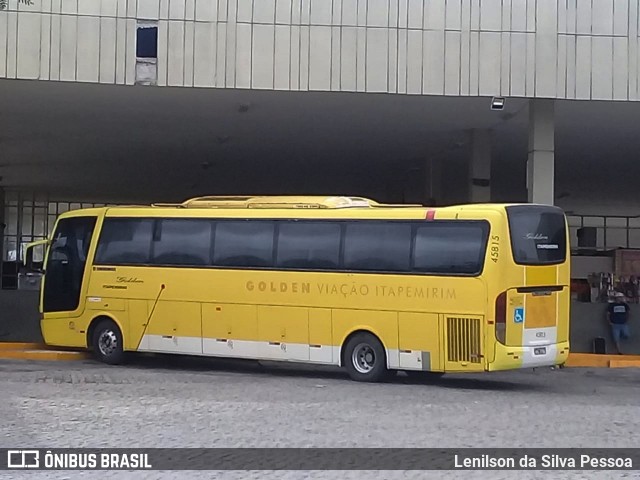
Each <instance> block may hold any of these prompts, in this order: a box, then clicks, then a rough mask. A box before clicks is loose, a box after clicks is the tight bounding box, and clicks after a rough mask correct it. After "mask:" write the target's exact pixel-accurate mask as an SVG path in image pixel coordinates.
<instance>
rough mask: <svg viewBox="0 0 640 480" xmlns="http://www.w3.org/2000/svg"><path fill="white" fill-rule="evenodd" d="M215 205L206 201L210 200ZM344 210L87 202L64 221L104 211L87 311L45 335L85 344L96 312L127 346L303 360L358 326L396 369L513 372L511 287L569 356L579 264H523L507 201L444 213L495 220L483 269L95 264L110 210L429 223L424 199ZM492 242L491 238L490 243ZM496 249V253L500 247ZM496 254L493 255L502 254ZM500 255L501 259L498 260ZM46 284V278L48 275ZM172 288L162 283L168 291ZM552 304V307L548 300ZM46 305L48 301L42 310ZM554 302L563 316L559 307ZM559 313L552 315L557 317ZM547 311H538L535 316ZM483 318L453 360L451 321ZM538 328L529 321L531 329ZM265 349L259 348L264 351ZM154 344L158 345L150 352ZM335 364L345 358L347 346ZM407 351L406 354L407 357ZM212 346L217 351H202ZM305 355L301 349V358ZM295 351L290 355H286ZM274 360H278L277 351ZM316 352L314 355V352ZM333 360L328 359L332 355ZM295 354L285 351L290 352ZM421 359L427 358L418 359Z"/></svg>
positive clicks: (88, 280)
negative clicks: (437, 272) (538, 291)
mask: <svg viewBox="0 0 640 480" xmlns="http://www.w3.org/2000/svg"><path fill="white" fill-rule="evenodd" d="M207 202H208V203H207ZM336 205H338V207H340V206H344V205H342V204H340V202H338V201H334V203H333V204H332V205H330V208H324V207H323V208H299V209H292V208H266V207H265V208H263V207H264V206H262V207H261V206H260V204H259V203H256V204H255V205H254V207H255V208H247V207H246V206H244V207H238V208H233V201H231V206H229V205H225V206H224V208H216V202H215V201H213V202H212V201H206V200H202V201H200V204H198V207H201V208H198V207H196V208H183V207H176V206H154V207H117V208H115V207H114V208H103V209H90V210H78V211H75V212H69V213H67V214H64V215H63V217H70V216H86V215H93V216H96V217H98V221H97V224H96V230H95V232H94V235H93V238H92V241H91V246H90V249H89V253H88V258H89V261H88V262H87V265H86V269H85V277H84V282H83V285H82V291H81V300H80V304H79V307H78V309H77V310H76V311H74V312H59V313H44V314H43V319H42V323H41V325H42V333H43V337H44V339H45V342H46V343H47V344H49V345H58V346H69V347H87V346H88V343H90V342H89V340H88V332H89V330H90V325H91V323H92V322H93V321H95V320H96V319H97V318H102V317H107V318H110V319H112V320H114V321H115V322H116V323H117V324H118V326H119V327H120V329H121V331H122V332H123V337H124V348H125V349H126V350H130V351H135V350H138V349H139V348H142V347H141V346H142V345H143V337H144V336H145V335H146V336H159V337H180V338H186V339H191V340H193V345H196V347H195V348H197V345H198V343H197V342H198V339H202V342H201V344H202V345H203V347H202V349H203V350H206V346H205V345H206V342H207V341H209V340H210V341H213V342H228V341H236V342H253V343H251V345H257V347H256V348H257V349H256V355H255V356H256V358H261V357H264V355H263V354H262V353H260V352H263V351H265V350H263V349H262V347H260V345H262V344H264V345H271V346H274V345H282V348H283V351H285V347H286V345H295V346H298V347H300V348H302V350H301V351H300V352H301V353H298V354H297V355H298V357H297V359H298V360H299V359H300V358H304V359H306V358H309V356H308V354H307V353H305V351H304V349H305V348H309V349H310V350H311V351H313V350H314V349H317V348H321V347H327V348H331V349H334V350H335V352H339V350H340V348H341V347H343V346H344V343H345V341H347V339H348V338H349V336H350V335H351V334H353V333H354V332H357V331H368V332H371V333H373V334H374V335H376V336H377V337H378V338H379V339H380V341H381V342H382V344H383V345H384V347H385V349H386V350H387V354H388V356H389V358H388V363H389V366H390V367H391V368H400V364H399V362H401V361H402V360H397V358H398V357H401V356H402V355H410V354H415V356H416V358H418V357H419V355H420V354H421V353H422V354H424V353H426V354H428V355H427V356H423V357H422V358H426V359H428V362H429V365H424V366H423V367H421V368H423V369H426V370H433V371H479V370H503V369H511V368H520V367H522V365H523V364H522V359H521V358H519V356H518V354H517V353H514V352H518V351H520V350H521V349H522V347H521V345H522V338H523V332H524V329H525V326H523V325H513V324H510V325H509V326H508V328H507V339H506V342H505V343H506V345H502V344H500V343H499V342H497V341H496V336H495V323H494V321H495V299H496V297H497V296H498V295H499V294H500V293H501V292H505V291H508V292H509V305H510V306H511V307H515V306H517V305H524V304H528V308H531V309H533V310H534V311H537V312H538V311H539V312H542V317H540V319H539V320H538V321H539V322H542V323H541V324H540V325H542V324H544V325H548V324H550V323H554V325H555V326H556V327H557V337H558V343H559V344H561V345H559V347H558V355H557V358H556V359H555V362H554V363H558V364H559V363H563V362H564V361H565V360H566V358H567V356H568V353H569V352H568V328H569V262H568V261H567V262H565V263H564V264H561V265H557V266H551V267H523V266H518V265H516V264H515V263H514V261H513V258H512V255H511V249H510V243H509V232H508V228H507V225H508V223H507V217H506V213H505V208H504V207H505V206H504V205H472V206H462V207H447V208H438V209H436V215H435V219H436V220H439V219H451V220H455V219H466V220H485V221H487V222H488V223H489V225H490V233H489V237H490V239H491V240H490V243H489V244H488V248H487V254H486V259H485V264H484V271H483V273H482V274H481V275H480V276H478V277H464V276H457V277H453V276H451V277H444V276H430V275H409V274H407V275H403V274H376V273H372V274H365V273H340V272H335V273H334V272H309V271H278V270H234V269H225V268H213V267H212V268H165V267H130V266H116V267H112V268H97V267H96V266H95V265H93V264H92V263H91V259H92V258H93V257H94V254H95V250H96V246H97V241H98V237H99V232H100V228H101V226H102V222H103V220H104V218H105V217H147V218H149V217H151V218H154V217H156V218H188V217H193V218H313V219H407V220H424V221H426V220H425V217H426V213H427V208H425V207H417V206H412V207H395V206H388V207H386V208H382V207H380V206H373V207H372V206H368V207H367V206H356V207H351V208H338V207H336ZM492 242H493V243H492ZM492 244H493V245H494V247H493V249H491V248H490V247H491V245H492ZM492 255H493V257H492ZM494 259H495V261H494ZM44 282H46V276H45V278H44V281H43V285H44ZM536 285H561V286H562V287H563V290H562V291H560V292H554V294H553V296H552V297H548V298H552V300H549V299H548V298H546V297H545V299H544V300H542V301H540V300H539V299H535V300H533V299H531V298H529V296H530V295H529V294H520V293H517V292H516V290H515V289H516V288H518V287H524V286H536ZM163 286H164V288H163ZM548 302H552V304H550V303H548ZM41 303H42V302H41ZM41 310H42V309H41ZM553 310H555V312H556V313H555V314H554V313H553ZM550 312H551V313H550ZM536 316H537V314H536ZM448 318H461V319H463V320H464V321H465V322H466V321H467V320H468V321H478V322H479V325H480V330H479V331H480V338H479V340H478V345H479V346H480V348H481V351H480V352H477V353H478V359H477V361H476V362H473V363H471V362H459V361H458V362H454V361H451V360H450V359H449V356H448V352H447V335H448V334H447V319H448ZM533 326H539V325H536V324H535V323H532V324H528V325H527V328H533ZM258 347H260V348H258ZM152 350H153V349H152ZM335 352H334V353H333V354H331V353H329V354H328V355H329V357H328V358H331V360H330V361H329V362H328V363H335V364H339V363H340V361H341V359H340V358H339V353H335ZM398 352H400V353H398ZM201 353H202V354H208V353H207V352H206V351H202V352H201ZM300 355H302V357H300ZM285 357H286V355H285ZM264 358H270V357H269V356H267V357H264ZM310 358H311V359H312V360H313V358H314V357H313V353H312V354H311V357H310ZM323 358H324V357H323ZM285 359H286V358H285ZM416 361H419V360H416Z"/></svg>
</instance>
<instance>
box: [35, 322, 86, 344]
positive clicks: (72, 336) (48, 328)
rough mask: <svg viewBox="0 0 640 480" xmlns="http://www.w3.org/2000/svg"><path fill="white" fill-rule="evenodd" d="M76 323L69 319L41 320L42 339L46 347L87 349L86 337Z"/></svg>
mask: <svg viewBox="0 0 640 480" xmlns="http://www.w3.org/2000/svg"><path fill="white" fill-rule="evenodd" d="M77 323H78V322H77V321H74V320H70V319H69V318H43V319H41V320H40V330H41V332H42V339H43V340H44V343H45V344H46V345H51V346H56V347H79V348H86V347H87V335H86V332H85V331H84V330H81V329H80V328H79V325H77Z"/></svg>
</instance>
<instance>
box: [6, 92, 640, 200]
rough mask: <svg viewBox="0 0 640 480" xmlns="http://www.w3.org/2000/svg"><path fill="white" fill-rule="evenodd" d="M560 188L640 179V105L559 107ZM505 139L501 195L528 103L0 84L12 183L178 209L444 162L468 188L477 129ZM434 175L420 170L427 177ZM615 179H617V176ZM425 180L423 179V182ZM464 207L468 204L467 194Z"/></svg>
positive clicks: (520, 168) (377, 183) (360, 180)
mask: <svg viewBox="0 0 640 480" xmlns="http://www.w3.org/2000/svg"><path fill="white" fill-rule="evenodd" d="M556 112H557V118H556V124H557V130H556V159H557V182H558V184H559V185H558V191H560V190H562V189H571V188H575V185H573V187H572V184H575V178H576V175H577V173H579V176H580V177H582V178H583V180H584V181H585V182H587V183H588V182H602V181H603V179H604V176H603V173H604V172H607V171H608V170H606V169H604V164H605V163H608V164H610V165H612V164H615V165H619V166H624V168H627V169H631V170H627V171H628V172H631V173H632V174H633V176H632V177H631V180H625V179H627V178H630V177H629V176H628V175H627V174H625V175H624V177H625V179H622V180H621V181H622V182H626V183H629V182H632V181H633V182H634V183H635V178H638V176H640V165H639V164H638V162H636V160H635V159H636V155H637V152H638V151H640V136H639V135H638V134H637V128H638V127H637V125H638V120H637V119H638V118H640V104H631V103H626V104H625V103H612V102H567V101H563V102H558V103H557V107H556ZM472 128H491V129H492V130H493V131H494V168H493V170H494V177H495V180H496V184H497V187H496V191H497V193H496V195H497V197H505V198H498V199H505V200H506V199H517V198H515V197H518V196H522V195H523V192H524V191H525V190H524V181H525V178H524V171H525V170H524V165H525V163H524V162H525V160H526V155H527V101H526V100H524V99H508V100H507V105H506V108H505V110H503V111H500V112H497V111H491V110H490V109H489V99H488V98H473V97H467V98H453V97H418V96H392V95H372V94H366V95H365V94H337V93H306V92H305V93H290V92H267V91H248V90H214V89H178V88H150V87H120V86H119V87H116V86H107V85H87V84H72V83H55V82H28V81H11V80H0V176H1V177H2V180H0V185H2V186H6V187H20V188H31V189H38V190H46V191H49V192H50V193H51V195H52V196H54V197H56V196H57V197H60V198H84V199H104V200H109V201H115V200H120V199H122V200H144V201H147V200H158V201H167V200H180V199H182V198H184V197H188V196H191V195H200V194H220V193H347V194H367V193H369V192H372V193H375V192H378V196H380V195H382V196H384V195H385V193H384V192H388V191H389V185H390V184H394V183H398V182H405V181H409V182H410V181H412V180H413V181H414V182H415V181H416V178H412V177H415V176H416V174H414V173H412V172H415V171H416V170H415V168H416V167H420V166H421V165H424V163H425V161H426V159H428V158H443V159H444V162H445V178H446V180H447V182H446V185H447V188H448V189H449V190H451V192H453V193H451V195H450V196H449V197H450V198H451V199H456V198H457V197H461V196H463V192H464V191H465V188H466V171H465V159H466V158H467V157H468V152H469V142H468V130H470V129H472ZM420 175H422V174H420ZM614 178H615V175H612V179H614ZM419 182H422V177H421V178H418V183H419ZM460 199H461V200H462V198H460Z"/></svg>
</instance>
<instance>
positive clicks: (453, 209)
mask: <svg viewBox="0 0 640 480" xmlns="http://www.w3.org/2000/svg"><path fill="white" fill-rule="evenodd" d="M510 205H518V204H517V203H508V204H507V203H504V204H503V203H500V204H498V203H485V204H460V205H451V206H446V207H431V206H425V205H420V204H385V203H378V202H376V201H374V200H371V199H369V198H365V197H349V196H319V195H316V196H266V195H265V196H206V197H195V198H191V199H189V200H186V201H184V202H182V203H154V204H151V205H114V206H109V207H103V208H95V209H91V210H92V212H91V213H94V212H95V213H98V211H99V210H103V211H109V212H110V213H111V214H112V215H114V214H115V215H118V212H121V213H122V214H126V215H127V216H129V215H131V214H133V215H134V216H138V215H141V214H143V213H142V211H155V212H157V213H160V211H165V212H167V213H168V212H169V211H173V212H176V213H177V211H179V210H182V211H183V212H185V213H186V212H187V211H188V212H190V213H189V214H188V216H193V214H195V215H197V213H196V212H198V211H200V212H203V211H208V212H212V211H214V210H218V211H220V210H226V211H232V210H236V211H238V210H248V209H250V210H254V211H256V213H257V211H260V210H262V211H265V210H279V211H280V213H279V214H278V216H286V217H290V216H297V215H299V214H302V211H308V212H309V214H311V215H313V214H312V213H311V211H316V212H318V213H319V212H320V211H323V212H326V214H328V215H332V214H330V213H329V212H331V211H334V212H336V214H337V215H338V216H340V217H342V216H345V215H346V216H350V215H349V213H348V212H349V211H353V210H355V211H358V212H361V213H364V212H367V214H366V216H367V217H368V216H370V215H373V216H376V213H375V212H378V213H379V214H381V215H383V216H384V217H387V216H389V215H391V216H396V215H398V214H399V215H400V216H405V215H406V216H408V217H414V216H421V218H424V217H422V216H423V215H425V213H424V212H425V210H427V211H433V213H434V214H435V215H434V216H435V217H440V218H457V215H458V214H460V213H462V212H464V211H466V212H474V213H477V214H481V213H482V212H498V211H502V212H504V208H505V207H508V206H510ZM528 205H532V204H528ZM287 210H289V211H290V213H285V211H287ZM291 210H297V211H298V213H295V214H294V213H293V212H291ZM338 211H340V212H342V213H341V214H339V213H338ZM125 212H126V213H125ZM383 212H387V213H383ZM392 212H395V213H392ZM400 212H404V214H403V213H400ZM87 213H89V210H86V209H83V210H75V211H71V212H68V213H67V214H64V216H76V215H82V214H87ZM220 213H222V212H220ZM229 213H231V212H229ZM354 213H355V212H354ZM309 214H305V215H304V216H305V217H307V216H308V215H309ZM359 214H360V213H358V215H359ZM232 215H234V214H232ZM258 215H259V216H260V214H258ZM154 216H155V214H154ZM172 216H173V215H172ZM224 216H227V215H224ZM322 216H325V215H322Z"/></svg>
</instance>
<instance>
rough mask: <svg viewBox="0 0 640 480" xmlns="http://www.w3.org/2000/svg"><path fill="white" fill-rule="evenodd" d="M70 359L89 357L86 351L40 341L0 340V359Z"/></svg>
mask: <svg viewBox="0 0 640 480" xmlns="http://www.w3.org/2000/svg"><path fill="white" fill-rule="evenodd" d="M3 358H4V359H17V360H45V361H70V360H86V359H88V358H90V355H89V353H88V352H84V351H74V350H62V349H54V348H50V347H47V346H46V345H43V344H40V343H25V342H0V359H3Z"/></svg>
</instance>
